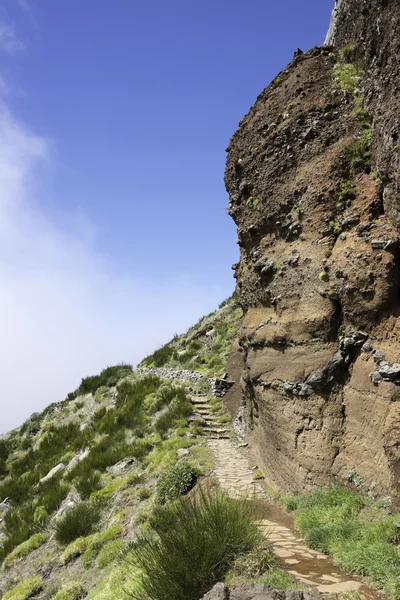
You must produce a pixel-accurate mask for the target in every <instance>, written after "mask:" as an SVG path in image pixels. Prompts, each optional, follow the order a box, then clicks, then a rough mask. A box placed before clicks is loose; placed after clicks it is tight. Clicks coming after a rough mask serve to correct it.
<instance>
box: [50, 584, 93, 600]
mask: <svg viewBox="0 0 400 600" xmlns="http://www.w3.org/2000/svg"><path fill="white" fill-rule="evenodd" d="M85 595H86V590H85V588H84V587H83V585H82V584H81V583H80V582H78V581H71V582H69V583H67V584H66V585H64V586H63V587H62V588H61V590H60V591H59V592H57V594H56V595H55V596H53V598H52V599H51V600H78V599H79V598H83V597H84V596H85Z"/></svg>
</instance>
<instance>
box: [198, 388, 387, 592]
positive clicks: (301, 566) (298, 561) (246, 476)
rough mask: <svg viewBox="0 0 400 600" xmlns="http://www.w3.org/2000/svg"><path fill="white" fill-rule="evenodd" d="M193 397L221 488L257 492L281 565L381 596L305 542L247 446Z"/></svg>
mask: <svg viewBox="0 0 400 600" xmlns="http://www.w3.org/2000/svg"><path fill="white" fill-rule="evenodd" d="M192 400H193V404H194V408H195V412H196V413H197V414H199V415H201V417H202V419H204V421H205V422H206V426H205V427H204V434H205V435H206V436H207V446H208V447H209V448H210V449H211V451H212V452H213V454H214V458H215V469H214V475H215V476H216V478H217V480H218V482H219V484H220V486H221V488H222V489H223V490H225V491H226V492H227V493H229V495H230V496H233V497H235V496H240V495H243V494H248V495H249V496H254V497H255V498H256V499H257V500H258V501H259V502H260V503H262V504H263V505H264V506H265V514H266V515H267V516H268V518H262V520H261V521H260V524H259V525H260V528H261V529H262V530H263V532H264V533H265V535H266V536H267V537H268V540H269V541H270V543H271V545H272V549H273V552H274V554H275V555H276V556H277V557H278V561H279V566H280V567H281V568H283V569H285V571H287V572H288V573H290V574H291V575H292V576H293V577H294V578H295V579H296V580H297V581H299V582H301V583H303V584H305V585H307V586H309V587H311V588H314V589H316V590H318V591H319V592H321V593H326V594H336V593H342V592H358V593H359V594H360V596H361V597H362V598H365V599H366V600H377V599H382V598H383V597H384V596H383V595H382V594H380V593H379V592H376V591H375V590H373V589H371V588H369V587H368V586H366V585H365V584H364V583H363V582H362V581H361V580H360V579H359V578H357V577H351V576H349V575H347V574H346V573H344V572H343V571H342V570H341V569H339V568H338V567H337V566H336V565H334V563H333V562H332V560H331V559H330V558H329V557H327V556H326V555H324V554H321V553H319V552H316V551H314V550H310V549H309V548H308V547H307V546H306V544H305V541H304V540H303V538H302V537H301V536H300V535H299V533H298V532H297V531H296V529H295V527H294V525H293V521H292V519H291V517H290V516H289V515H288V514H287V513H285V512H284V511H283V510H282V509H280V508H279V507H278V506H276V505H274V504H272V503H271V502H270V501H269V499H268V496H267V495H266V494H265V492H264V490H263V488H262V486H261V485H260V483H258V482H257V481H255V480H254V476H253V475H254V473H253V470H252V469H251V468H250V467H249V455H248V452H247V450H246V449H245V448H240V447H239V446H238V443H237V442H235V441H234V440H233V439H232V438H231V436H230V433H229V432H230V430H229V429H228V428H227V427H226V426H221V425H220V424H218V423H217V421H216V417H215V416H214V415H213V414H212V413H211V411H210V407H209V405H208V402H207V399H206V398H193V399H192Z"/></svg>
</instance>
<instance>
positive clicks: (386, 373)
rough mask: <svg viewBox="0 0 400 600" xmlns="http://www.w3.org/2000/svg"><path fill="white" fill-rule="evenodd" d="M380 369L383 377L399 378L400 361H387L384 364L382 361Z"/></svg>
mask: <svg viewBox="0 0 400 600" xmlns="http://www.w3.org/2000/svg"><path fill="white" fill-rule="evenodd" d="M378 371H379V375H381V377H382V378H383V379H397V377H399V376H400V363H392V364H388V363H386V364H385V365H383V366H382V363H381V364H380V365H379V369H378Z"/></svg>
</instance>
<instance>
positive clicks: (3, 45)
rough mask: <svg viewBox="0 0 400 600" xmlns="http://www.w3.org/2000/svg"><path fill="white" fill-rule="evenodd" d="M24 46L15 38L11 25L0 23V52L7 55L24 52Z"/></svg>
mask: <svg viewBox="0 0 400 600" xmlns="http://www.w3.org/2000/svg"><path fill="white" fill-rule="evenodd" d="M24 48H25V46H24V44H23V43H22V42H21V40H20V39H19V38H18V37H17V34H16V33H15V29H14V27H13V25H11V24H10V23H0V50H2V51H3V52H6V53H7V54H15V53H16V52H20V51H21V50H24Z"/></svg>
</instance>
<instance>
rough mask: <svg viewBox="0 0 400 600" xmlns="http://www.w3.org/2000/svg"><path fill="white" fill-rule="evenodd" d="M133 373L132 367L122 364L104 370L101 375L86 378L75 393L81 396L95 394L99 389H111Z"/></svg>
mask: <svg viewBox="0 0 400 600" xmlns="http://www.w3.org/2000/svg"><path fill="white" fill-rule="evenodd" d="M131 373H132V365H127V364H124V363H121V364H120V365H116V366H114V367H107V368H106V369H103V370H102V372H101V373H100V375H91V376H89V377H84V378H83V379H82V381H81V384H80V386H79V388H78V390H77V392H75V393H76V394H77V395H80V394H94V393H95V392H96V391H97V390H98V388H99V387H103V386H107V387H111V386H114V385H116V384H117V383H118V381H119V380H120V379H122V378H123V377H126V376H127V375H130V374H131Z"/></svg>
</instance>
